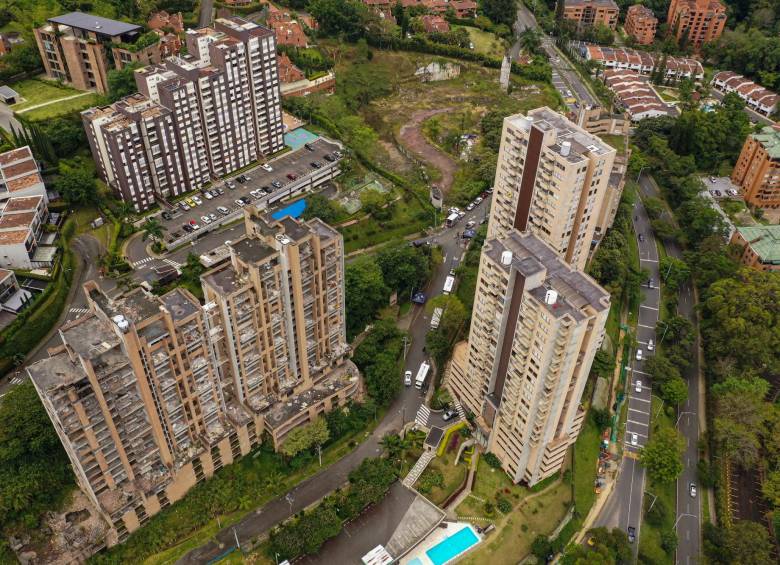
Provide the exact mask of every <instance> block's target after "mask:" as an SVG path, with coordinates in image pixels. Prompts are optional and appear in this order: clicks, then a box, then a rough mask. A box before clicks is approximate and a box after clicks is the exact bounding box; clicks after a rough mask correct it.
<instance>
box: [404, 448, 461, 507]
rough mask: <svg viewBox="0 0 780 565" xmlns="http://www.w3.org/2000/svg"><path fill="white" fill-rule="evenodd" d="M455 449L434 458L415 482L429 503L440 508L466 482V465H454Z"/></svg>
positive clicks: (456, 452)
mask: <svg viewBox="0 0 780 565" xmlns="http://www.w3.org/2000/svg"><path fill="white" fill-rule="evenodd" d="M457 454H458V450H457V447H455V448H452V449H448V450H447V452H446V453H445V454H443V455H441V456H439V457H436V458H435V459H434V460H433V461H431V462H430V464H429V465H428V468H427V469H426V470H425V471H424V472H423V474H422V476H420V478H419V479H418V481H417V484H416V488H417V490H419V491H420V492H421V493H423V494H424V495H425V496H426V497H427V498H428V499H429V500H430V501H431V502H433V503H434V504H436V505H438V506H441V505H442V504H444V502H445V501H447V499H449V498H450V496H452V494H453V493H454V492H455V490H456V489H457V488H458V487H460V486H461V485H462V484H463V482H464V481H465V480H466V474H467V473H468V464H467V463H466V462H465V461H460V463H458V464H457V465H454V462H455V457H456V456H457Z"/></svg>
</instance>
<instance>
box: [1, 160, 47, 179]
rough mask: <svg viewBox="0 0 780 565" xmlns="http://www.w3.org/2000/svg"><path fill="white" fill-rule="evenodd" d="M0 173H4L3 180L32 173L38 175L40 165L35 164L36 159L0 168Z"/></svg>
mask: <svg viewBox="0 0 780 565" xmlns="http://www.w3.org/2000/svg"><path fill="white" fill-rule="evenodd" d="M0 172H2V175H3V178H5V179H12V178H15V177H19V176H23V175H28V174H30V173H37V172H38V164H37V163H36V162H35V159H24V160H20V161H16V162H15V163H11V164H9V165H5V166H3V167H0Z"/></svg>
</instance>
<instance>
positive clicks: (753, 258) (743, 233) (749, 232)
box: [731, 225, 780, 271]
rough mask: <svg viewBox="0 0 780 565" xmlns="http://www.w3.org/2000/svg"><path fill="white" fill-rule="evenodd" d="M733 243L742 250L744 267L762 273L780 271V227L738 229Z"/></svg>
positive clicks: (741, 257)
mask: <svg viewBox="0 0 780 565" xmlns="http://www.w3.org/2000/svg"><path fill="white" fill-rule="evenodd" d="M731 243H733V244H735V245H738V246H740V247H741V248H742V255H741V256H740V262H741V263H742V264H743V265H745V266H747V267H751V268H753V269H758V270H760V271H780V226H776V225H775V226H744V227H738V228H737V229H736V230H735V231H734V234H733V235H732V236H731Z"/></svg>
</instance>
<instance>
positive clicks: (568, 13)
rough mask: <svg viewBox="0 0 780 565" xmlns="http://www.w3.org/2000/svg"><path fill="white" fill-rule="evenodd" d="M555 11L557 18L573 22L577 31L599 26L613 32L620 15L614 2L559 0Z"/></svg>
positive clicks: (608, 0)
mask: <svg viewBox="0 0 780 565" xmlns="http://www.w3.org/2000/svg"><path fill="white" fill-rule="evenodd" d="M556 9H557V12H558V17H559V18H561V19H563V20H567V21H570V22H573V23H574V25H575V26H576V27H577V29H578V30H583V29H589V28H592V27H595V26H597V25H599V24H601V25H604V26H606V27H608V28H610V29H613V30H614V29H615V28H616V27H617V22H618V15H619V14H620V8H618V5H617V4H616V3H615V1H614V0H559V1H558V6H557V8H556Z"/></svg>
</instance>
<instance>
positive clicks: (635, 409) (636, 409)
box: [628, 407, 650, 414]
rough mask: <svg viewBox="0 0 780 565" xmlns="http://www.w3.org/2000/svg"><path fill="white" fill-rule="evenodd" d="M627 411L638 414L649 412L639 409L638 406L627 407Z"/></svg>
mask: <svg viewBox="0 0 780 565" xmlns="http://www.w3.org/2000/svg"><path fill="white" fill-rule="evenodd" d="M628 411H629V412H639V413H640V414H650V412H645V411H644V410H639V409H638V408H631V407H629V409H628Z"/></svg>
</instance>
